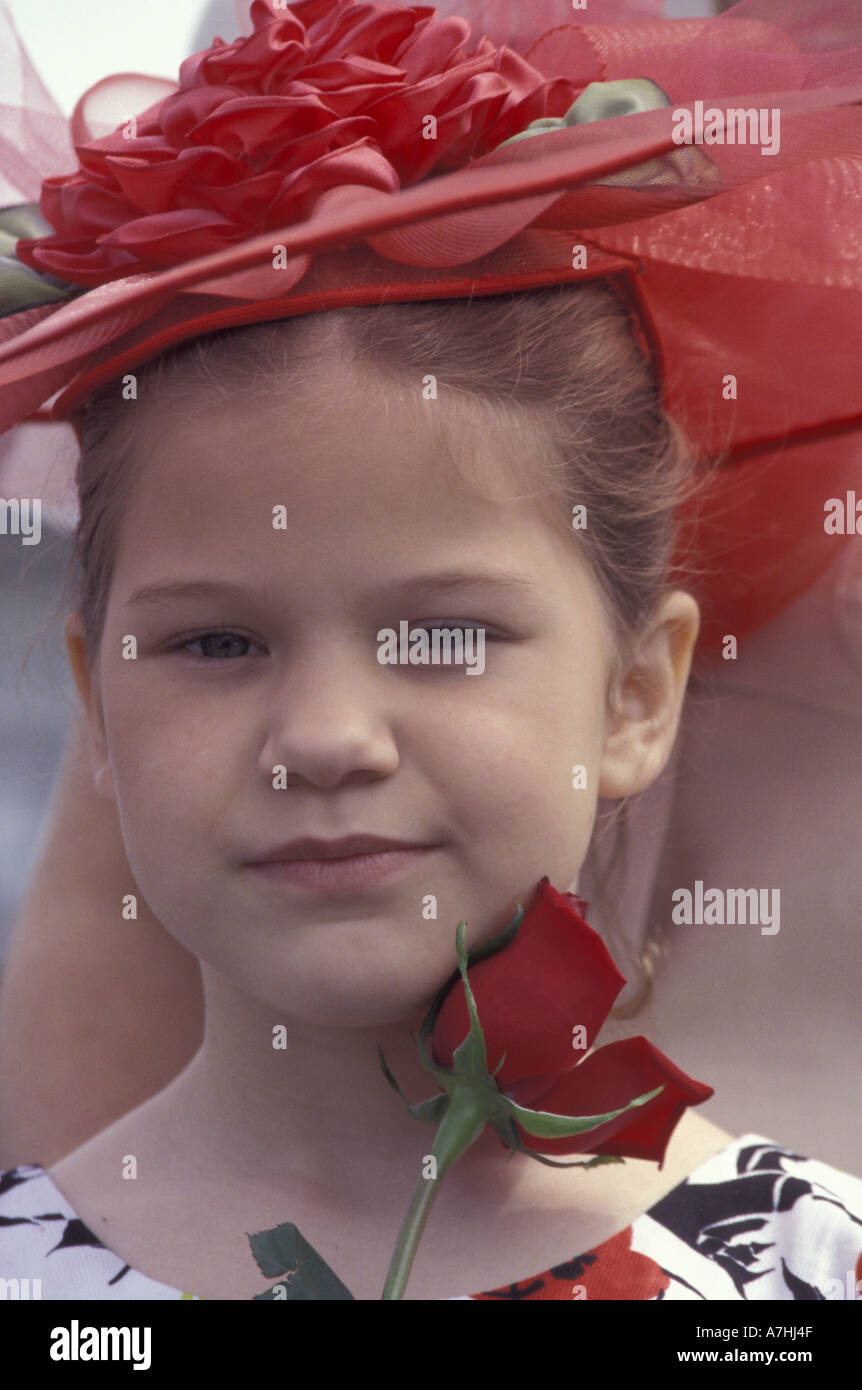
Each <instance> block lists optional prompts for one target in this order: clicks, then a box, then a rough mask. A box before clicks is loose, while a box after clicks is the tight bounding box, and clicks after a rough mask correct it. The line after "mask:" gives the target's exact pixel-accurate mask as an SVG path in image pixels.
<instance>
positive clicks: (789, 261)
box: [0, 0, 862, 651]
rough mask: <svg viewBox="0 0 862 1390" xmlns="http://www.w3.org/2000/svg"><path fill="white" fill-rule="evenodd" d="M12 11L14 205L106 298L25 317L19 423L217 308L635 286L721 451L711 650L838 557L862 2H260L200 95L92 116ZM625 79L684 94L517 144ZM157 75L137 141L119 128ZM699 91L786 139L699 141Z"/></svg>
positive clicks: (687, 540)
mask: <svg viewBox="0 0 862 1390" xmlns="http://www.w3.org/2000/svg"><path fill="white" fill-rule="evenodd" d="M4 10H5V5H3V6H2V7H0V44H2V48H0V58H2V70H3V72H4V85H5V86H6V95H5V96H4V99H3V102H2V103H0V123H2V131H3V133H2V135H0V193H4V194H5V195H6V196H5V199H4V201H5V202H6V203H10V202H13V201H17V202H23V201H27V200H29V201H36V200H37V199H40V202H41V210H42V213H43V214H44V216H45V217H46V218H47V220H48V221H49V222H50V224H51V226H52V227H53V228H54V234H53V235H51V236H48V237H44V238H40V239H39V240H38V241H33V240H24V241H20V242H19V243H18V245H17V256H18V259H19V261H20V262H22V263H23V264H26V265H28V266H30V267H32V268H33V269H35V270H38V271H40V272H43V273H47V274H51V275H54V276H59V277H60V278H61V279H62V280H65V281H67V282H69V283H71V284H73V285H76V286H80V287H82V288H81V290H80V291H79V292H78V293H77V297H75V298H73V299H71V300H69V301H67V302H64V303H61V304H59V305H58V304H57V303H51V304H39V305H36V306H34V307H27V308H23V309H21V310H20V311H19V312H16V313H10V314H7V315H6V316H5V317H0V431H8V430H10V429H12V428H13V427H14V426H16V425H18V424H19V423H20V422H22V421H24V420H27V419H32V418H39V419H53V420H70V421H72V423H73V424H74V423H76V420H77V412H79V411H80V408H81V406H82V405H83V403H84V402H85V400H86V398H87V396H88V394H89V393H90V392H91V391H92V390H93V389H94V388H95V387H96V386H98V385H100V384H101V383H102V382H104V381H106V380H109V379H111V378H112V377H115V376H118V375H120V374H122V373H123V372H125V371H128V370H131V369H132V368H134V367H135V366H136V365H139V364H141V363H142V362H144V361H145V360H147V359H148V358H150V357H152V356H154V355H155V354H157V353H158V352H160V351H163V350H164V349H165V348H166V347H168V346H170V345H171V344H173V343H176V342H179V341H182V340H183V339H185V338H189V337H193V336H197V335H198V334H201V333H206V332H211V331H214V330H215V329H218V328H221V327H227V326H231V325H238V324H243V323H250V322H255V321H259V320H264V319H274V318H283V317H288V316H290V315H293V314H301V313H309V312H317V311H320V310H323V309H326V308H334V307H341V306H342V305H359V304H372V303H378V302H380V301H381V300H386V301H390V300H410V299H430V298H446V297H459V298H460V297H466V296H474V295H484V294H495V293H500V292H502V291H505V290H516V289H526V288H530V287H533V286H537V285H543V284H553V283H561V282H564V281H575V280H582V279H590V278H594V277H597V276H602V277H609V278H610V280H611V282H612V283H613V284H614V286H615V287H616V288H617V289H618V291H619V292H620V293H621V294H622V295H623V296H624V298H625V299H626V301H627V302H628V303H629V304H630V306H631V310H632V320H633V326H634V327H635V330H636V336H637V339H638V341H639V343H640V346H641V348H642V350H643V351H644V352H645V353H646V354H648V355H649V357H650V358H651V360H652V361H653V363H654V364H655V368H656V371H657V374H658V377H659V381H660V384H661V390H662V398H663V403H664V405H665V408H666V409H667V410H668V412H669V413H670V414H672V415H673V416H674V418H676V419H677V420H678V421H679V423H680V424H681V425H682V426H683V428H684V429H685V430H686V432H687V433H688V435H689V437H690V438H691V439H692V441H693V442H694V444H695V446H696V448H697V450H698V452H699V454H700V456H701V457H702V458H704V459H706V458H708V457H714V456H716V455H719V456H720V457H721V458H722V459H723V461H724V466H723V468H722V470H721V472H720V473H719V474H718V475H717V476H716V477H715V478H714V479H713V481H712V482H711V483H710V484H709V488H708V492H704V493H703V494H702V495H701V496H700V497H699V498H698V499H696V502H694V503H692V504H689V505H687V506H686V508H684V510H683V512H682V514H681V521H682V522H683V526H682V529H681V545H680V551H679V558H680V564H683V557H684V556H685V557H691V556H692V555H694V556H695V558H696V562H697V569H698V570H699V571H700V572H701V573H700V577H699V579H698V580H697V581H696V582H695V589H696V591H697V592H698V597H699V598H700V599H701V603H702V606H703V609H704V622H703V626H702V631H701V638H700V643H699V648H700V649H701V650H704V649H709V650H712V651H714V650H715V644H716V641H717V640H718V639H719V638H720V636H721V635H722V634H723V633H724V632H726V631H728V632H734V633H736V634H737V635H738V636H739V635H744V633H745V632H746V631H750V630H752V629H753V628H755V627H757V626H758V625H760V624H761V623H763V622H764V621H766V620H767V619H768V618H770V617H772V616H773V615H774V614H775V613H777V612H778V611H779V610H780V609H781V608H782V607H783V606H784V605H785V604H786V603H787V602H789V601H790V600H791V599H792V598H794V597H796V596H797V595H798V594H800V593H801V592H802V591H804V589H806V588H807V587H808V586H809V585H810V583H811V582H812V581H813V580H814V579H815V578H816V577H817V576H818V575H819V574H820V573H821V571H822V570H823V569H824V568H825V567H826V565H828V564H829V563H830V561H831V560H832V559H833V558H835V557H836V556H837V553H838V548H839V547H840V546H841V545H843V544H844V543H845V538H844V537H841V536H835V535H831V534H827V533H826V532H825V530H824V526H823V514H824V503H825V502H826V500H827V499H828V498H829V497H833V496H841V497H843V496H845V494H846V493H847V492H848V491H851V490H852V489H853V487H854V483H855V480H856V479H857V478H859V477H860V438H862V435H860V431H862V372H860V371H859V367H858V363H859V361H860V360H862V216H861V215H860V209H862V8H860V7H859V5H858V0H742V2H741V3H740V4H738V5H736V6H734V7H733V8H732V9H731V10H729V11H727V12H726V13H724V14H722V15H720V16H718V17H716V18H714V19H709V20H696V19H690V20H673V21H671V20H662V19H658V18H654V17H652V16H654V14H655V10H656V5H655V4H654V3H653V0H641V3H638V4H634V3H631V4H625V3H619V0H617V2H616V3H614V4H613V5H612V4H611V3H608V4H606V5H603V4H602V0H590V5H589V10H588V11H585V14H587V13H588V15H589V21H590V22H589V23H586V24H582V23H580V22H579V17H578V14H577V12H573V20H572V22H567V23H563V24H560V23H558V22H556V21H558V20H559V15H560V7H559V5H558V4H556V3H553V0H547V3H546V0H541V2H540V3H536V4H533V5H531V6H530V9H529V19H527V18H526V15H525V7H524V6H522V5H516V4H511V5H510V4H509V3H502V2H501V0H495V3H494V4H493V5H490V4H482V3H479V0H472V2H471V0H460V3H457V0H452V3H450V2H449V0H442V3H441V4H439V5H438V6H437V7H436V8H435V10H431V9H430V8H428V7H413V8H409V7H404V6H397V5H388V4H378V5H358V4H354V3H352V0H301V3H297V4H294V5H293V6H292V7H291V9H290V11H287V12H286V11H285V10H283V9H281V10H274V9H270V7H269V4H268V3H267V4H265V3H264V0H255V4H254V5H253V7H252V11H251V21H252V22H251V23H250V24H248V25H247V26H246V29H247V31H248V32H247V35H246V37H245V38H244V39H242V40H238V41H237V43H236V44H233V45H221V46H220V48H219V45H218V44H216V45H214V48H213V49H210V50H208V52H207V54H204V55H194V56H193V57H192V58H190V59H188V60H187V62H186V63H185V64H184V65H183V68H182V69H181V74H180V81H179V83H170V82H168V81H167V80H164V79H148V78H141V77H137V76H132V77H130V76H129V75H128V74H124V75H120V76H118V77H116V78H108V79H105V81H103V82H102V83H99V84H97V86H96V87H95V88H91V89H90V91H89V92H88V93H85V94H84V97H82V99H81V101H80V102H79V103H78V106H77V107H76V110H75V112H74V114H73V117H72V120H71V123H68V122H66V121H65V119H64V118H63V117H62V115H61V114H60V113H59V112H58V111H57V109H56V107H55V106H54V104H53V103H52V101H51V99H50V97H49V96H48V94H47V92H46V91H45V89H44V87H43V86H42V84H41V83H40V82H39V79H38V77H37V76H36V74H35V72H34V70H33V68H32V66H31V64H30V63H29V60H28V59H27V56H26V53H25V52H24V50H23V48H22V46H21V44H20V41H19V40H18V39H17V36H16V34H15V31H14V28H13V27H12V26H11V23H10V22H9V18H8V14H7V13H4ZM599 19H602V20H604V21H607V22H597V21H598V20H599ZM470 22H472V23H473V29H472V33H471V28H470ZM509 35H511V36H512V37H507V36H509ZM252 44H253V45H254V47H251V46H250V45H252ZM242 45H245V47H243V46H242ZM303 45H304V49H303ZM515 45H517V47H516V46H515ZM216 50H219V51H216ZM297 54H300V59H297ZM252 59H253V61H254V63H255V64H257V67H256V68H254V69H253V73H260V72H264V73H265V74H266V82H265V83H264V84H263V87H261V84H260V83H258V86H257V87H255V86H254V84H253V83H251V77H250V73H252V69H250V68H249V62H250V61H251V60H252ZM303 63H304V66H303ZM399 64H400V66H399ZM392 68H395V69H397V70H398V71H399V72H401V73H402V74H405V76H404V78H403V80H402V79H401V78H399V82H400V86H399V85H398V83H396V85H395V87H393V86H392V77H391V69H392ZM620 78H626V79H632V78H647V79H649V80H650V81H652V82H654V83H655V84H657V86H658V87H660V88H661V89H662V90H663V92H664V93H665V94H666V95H667V97H668V99H669V102H670V105H669V106H668V107H664V108H662V109H657V110H647V111H641V112H638V113H637V114H633V115H625V116H617V117H613V118H610V119H602V120H596V121H594V122H591V123H589V124H581V125H574V126H560V127H557V128H555V129H553V130H549V131H547V132H546V133H542V134H539V135H536V136H532V137H531V138H529V139H525V140H521V141H516V142H515V143H512V144H506V145H503V147H502V148H500V146H501V144H502V142H503V141H505V140H507V139H509V138H510V137H511V136H512V135H514V134H518V133H520V132H521V131H523V130H524V129H525V128H526V126H527V125H528V124H530V122H532V121H534V120H536V119H540V118H547V117H555V118H560V117H562V116H563V115H564V114H565V112H566V111H567V110H568V109H569V108H570V107H571V105H572V103H573V101H574V100H575V99H576V98H577V97H578V96H579V95H580V94H581V93H582V92H583V91H584V89H585V88H586V87H587V86H588V85H589V84H590V83H592V82H609V81H614V80H616V79H620ZM16 83H17V87H16V85H15V84H16ZM220 83H221V84H222V88H223V90H218V89H219V84H220ZM244 83H245V85H243V84H244ZM250 83H251V85H250ZM363 83H364V84H365V88H363V91H362V94H361V97H356V96H355V90H358V88H359V86H361V84H363ZM10 84H11V85H10ZM132 84H137V86H136V87H133V85H132ZM369 84H370V85H369ZM264 89H265V90H264ZM133 90H136V91H137V93H138V102H139V104H138V106H137V108H136V109H137V110H138V111H139V112H140V114H139V115H138V117H137V123H138V137H139V141H136V142H135V143H134V144H133V148H134V149H135V154H134V156H132V155H130V154H129V142H128V141H127V140H124V139H123V137H122V135H121V134H120V133H119V132H118V131H117V130H115V127H116V126H117V125H118V123H119V121H120V120H124V119H126V120H127V119H128V113H129V110H130V109H134V108H130V105H129V102H130V100H131V96H130V93H131V92H132V91H133ZM351 94H354V95H351ZM300 97H301V100H300ZM112 100H113V113H112ZM220 103H221V104H220ZM279 103H281V105H279ZM695 103H703V106H702V108H701V110H703V109H704V108H708V107H713V108H716V107H717V108H722V109H726V108H728V107H734V108H754V109H756V110H759V111H763V112H767V113H772V115H771V118H770V117H766V119H767V121H768V120H769V119H771V122H772V125H771V129H772V132H773V148H772V150H771V151H770V152H768V153H767V152H765V151H764V149H763V147H762V145H758V144H756V143H747V144H736V145H731V144H727V143H725V144H718V143H715V144H712V143H703V144H701V145H699V146H698V147H697V148H696V149H693V148H685V147H680V146H679V145H677V144H675V143H674V141H673V136H672V130H673V127H674V122H675V120H676V117H675V115H674V113H675V112H679V110H680V109H681V108H683V107H685V108H687V109H688V110H690V111H691V112H692V115H693V117H694V116H695V115H696V106H695ZM299 110H301V113H302V114H301V117H300V116H298V115H296V112H297V111H299ZM428 110H430V111H431V112H432V113H435V114H437V115H438V129H439V130H440V131H441V132H442V139H441V142H440V144H439V145H438V146H437V147H436V148H435V149H434V150H433V151H432V152H431V153H430V154H429V151H428V149H427V148H425V149H423V148H420V146H421V144H422V142H417V138H416V129H417V112H425V113H426V114H427V112H428ZM285 113H287V114H285ZM309 113H311V114H309ZM775 113H777V116H776V114H775ZM300 120H301V122H302V124H301V125H295V124H294V125H293V126H291V124H290V123H291V121H294V122H296V121H300ZM279 121H281V122H282V125H281V126H279ZM779 121H780V141H778V140H775V139H774V133H775V131H776V130H777V129H778V123H779ZM285 122H287V125H286V127H285V124H284V123H285ZM285 128H287V129H295V130H297V131H299V130H301V132H302V138H301V139H300V138H299V136H297V138H296V139H295V140H293V142H291V139H289V138H288V139H287V140H286V139H285V138H284V135H283V134H282V135H280V136H279V135H278V132H279V130H282V131H283V130H284V129H285ZM303 141H304V144H303ZM73 146H74V149H73ZM303 151H304V153H303ZM240 155H243V156H244V157H245V158H246V164H245V166H244V171H243V172H242V176H241V177H240V174H238V173H237V168H238V165H237V160H238V159H240ZM231 161H233V164H232V163H231ZM669 169H671V170H672V175H671V177H668V170H669ZM34 171H36V173H34ZM246 175H247V177H246ZM43 180H44V181H45V182H44V183H43ZM16 195H17V196H16ZM276 245H278V246H279V247H280V248H283V249H282V250H281V251H280V254H279V260H278V265H277V267H276V266H275V265H274V263H273V261H274V257H273V250H274V247H275V246H276ZM575 245H581V246H584V247H585V248H586V265H585V266H583V267H580V266H579V268H573V264H572V260H573V258H572V248H573V246H575ZM729 375H732V376H733V377H735V379H736V383H737V386H736V391H737V398H736V399H731V400H728V399H725V389H724V388H725V383H726V378H727V377H728V376H729ZM860 493H862V490H860ZM852 539H853V537H852V535H851V536H849V537H848V538H847V540H848V541H850V542H851V543H852ZM684 563H685V564H688V563H689V560H688V559H686V560H685V562H684Z"/></svg>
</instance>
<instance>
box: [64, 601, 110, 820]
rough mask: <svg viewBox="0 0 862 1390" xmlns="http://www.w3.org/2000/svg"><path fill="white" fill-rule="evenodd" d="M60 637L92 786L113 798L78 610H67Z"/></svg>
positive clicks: (96, 694) (102, 723) (97, 696)
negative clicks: (86, 741)
mask: <svg viewBox="0 0 862 1390" xmlns="http://www.w3.org/2000/svg"><path fill="white" fill-rule="evenodd" d="M63 637H64V639H65V642H66V652H67V655H68V657H69V665H70V666H71V668H72V676H73V677H74V681H75V685H76V687H77V690H78V694H79V696H80V697H81V704H82V705H83V707H84V712H85V714H86V716H87V724H88V726H89V731H90V762H91V763H92V767H93V786H94V788H95V790H96V792H97V793H98V795H99V796H104V797H106V798H107V799H108V800H109V801H116V799H117V797H116V789H115V787H114V773H113V769H112V767H111V760H110V757H109V755H108V740H107V737H106V735H105V721H104V716H103V713H102V703H101V698H100V693H99V683H98V681H97V680H93V678H92V674H91V672H90V668H89V666H88V664H87V655H86V641H85V629H84V622H83V619H82V617H81V614H80V613H79V612H77V611H76V612H74V613H68V614H67V615H66V620H65V622H64V624H63Z"/></svg>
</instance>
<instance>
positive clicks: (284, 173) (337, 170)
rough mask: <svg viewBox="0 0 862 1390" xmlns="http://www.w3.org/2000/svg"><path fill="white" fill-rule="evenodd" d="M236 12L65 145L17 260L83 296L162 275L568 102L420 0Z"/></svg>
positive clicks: (486, 141)
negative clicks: (129, 107) (62, 170)
mask: <svg viewBox="0 0 862 1390" xmlns="http://www.w3.org/2000/svg"><path fill="white" fill-rule="evenodd" d="M251 18H252V21H253V24H254V29H253V32H252V33H251V34H250V35H248V36H247V37H243V38H239V39H236V40H235V41H234V42H233V43H230V44H227V43H225V42H224V41H223V40H222V39H218V38H217V39H215V40H214V42H213V44H212V46H211V47H210V48H208V49H204V50H203V51H202V52H200V53H196V54H193V55H192V56H191V57H190V58H187V59H186V61H185V62H184V63H183V64H182V66H181V68H180V80H179V86H178V88H177V90H176V91H175V92H172V93H171V94H170V95H168V96H166V97H163V98H162V99H161V100H160V101H158V102H157V103H156V104H155V105H153V106H150V107H149V108H148V109H147V110H146V111H145V112H143V113H142V114H141V115H139V116H138V117H137V118H136V120H135V122H134V123H129V122H127V123H126V124H125V125H124V126H123V127H122V128H120V129H118V130H116V131H115V132H114V133H113V134H111V135H108V136H106V137H104V138H103V139H99V140H93V141H92V142H90V143H87V144H82V145H76V147H75V148H76V153H77V155H78V158H79V161H80V168H79V169H78V171H76V172H75V173H73V174H67V175H63V176H59V177H54V178H48V179H46V180H45V181H44V184H43V187H42V198H41V202H40V208H41V211H42V213H43V215H44V216H45V217H46V218H47V220H48V222H49V223H50V224H51V226H52V227H53V228H54V230H55V232H56V235H55V236H50V237H44V238H39V239H31V240H22V241H20V242H19V243H18V248H17V255H18V258H19V260H21V261H23V262H24V263H25V264H27V265H29V266H31V267H32V268H33V269H35V270H45V271H50V272H52V273H54V274H56V275H58V276H60V277H62V278H63V279H65V280H68V281H71V282H72V283H75V284H80V285H87V286H92V285H100V284H103V283H105V282H107V281H109V280H116V279H119V278H121V277H123V276H126V275H131V274H134V273H135V272H137V271H141V270H153V269H157V268H159V267H162V266H170V265H176V264H178V263H180V262H183V261H188V260H191V259H193V258H195V257H198V256H203V255H206V254H207V253H209V252H212V251H216V250H218V249H220V248H221V247H223V246H225V245H227V244H230V243H233V242H237V241H241V240H244V239H245V238H247V237H249V236H251V235H253V234H255V233H260V232H265V231H267V230H269V229H271V228H272V229H276V228H279V227H285V226H288V225H291V224H293V223H295V222H301V221H304V220H305V219H306V218H307V217H308V216H309V215H310V213H311V211H312V209H313V208H314V206H315V204H316V202H317V201H318V199H319V198H320V197H321V195H322V194H323V193H324V192H325V191H326V190H327V189H328V188H330V187H332V186H335V185H337V186H341V185H352V186H360V187H366V188H375V189H380V190H383V191H384V192H395V191H397V190H398V189H399V188H402V187H406V186H408V185H410V184H415V183H418V182H419V181H420V180H422V179H424V178H427V177H428V176H429V175H432V174H442V173H445V172H447V171H449V170H453V169H460V168H462V167H463V166H464V165H465V164H467V163H469V162H470V160H471V159H474V158H476V157H477V156H478V155H481V154H485V153H487V152H488V151H490V150H492V149H495V148H496V147H497V146H498V145H500V144H502V142H503V141H504V140H507V139H508V138H509V136H511V135H514V134H517V133H518V132H520V131H522V130H524V129H525V128H526V126H527V125H529V124H530V122H531V121H533V120H535V119H537V118H538V117H543V116H547V115H556V116H561V115H562V114H563V113H564V112H565V111H566V110H567V109H568V108H569V106H571V104H572V102H573V101H574V100H575V97H576V96H577V95H578V88H577V87H575V86H574V85H573V84H572V83H571V82H568V81H566V80H565V79H563V78H550V79H549V78H546V77H544V76H543V75H542V74H541V73H540V72H539V71H538V70H537V69H536V68H534V67H532V66H531V65H530V64H529V63H527V62H526V61H525V60H524V59H523V58H522V57H520V55H519V54H517V53H516V52H514V50H513V49H510V48H507V47H501V48H497V47H495V46H494V44H492V43H491V42H490V40H488V39H486V38H482V39H481V40H480V41H479V42H478V44H476V45H475V46H474V47H472V48H471V46H470V42H469V41H470V33H471V30H470V24H469V22H468V21H467V20H466V19H462V18H460V17H458V16H454V15H453V16H449V17H446V18H441V17H440V16H439V15H438V14H437V12H436V10H434V9H432V8H431V7H430V6H406V7H401V6H396V5H374V4H357V3H354V0H295V3H293V4H292V5H291V7H290V8H289V9H285V8H275V7H274V4H273V0H254V4H253V5H252V8H251ZM432 116H433V117H434V118H435V122H436V126H435V125H433V124H431V123H429V122H428V121H427V118H428V117H432Z"/></svg>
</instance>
